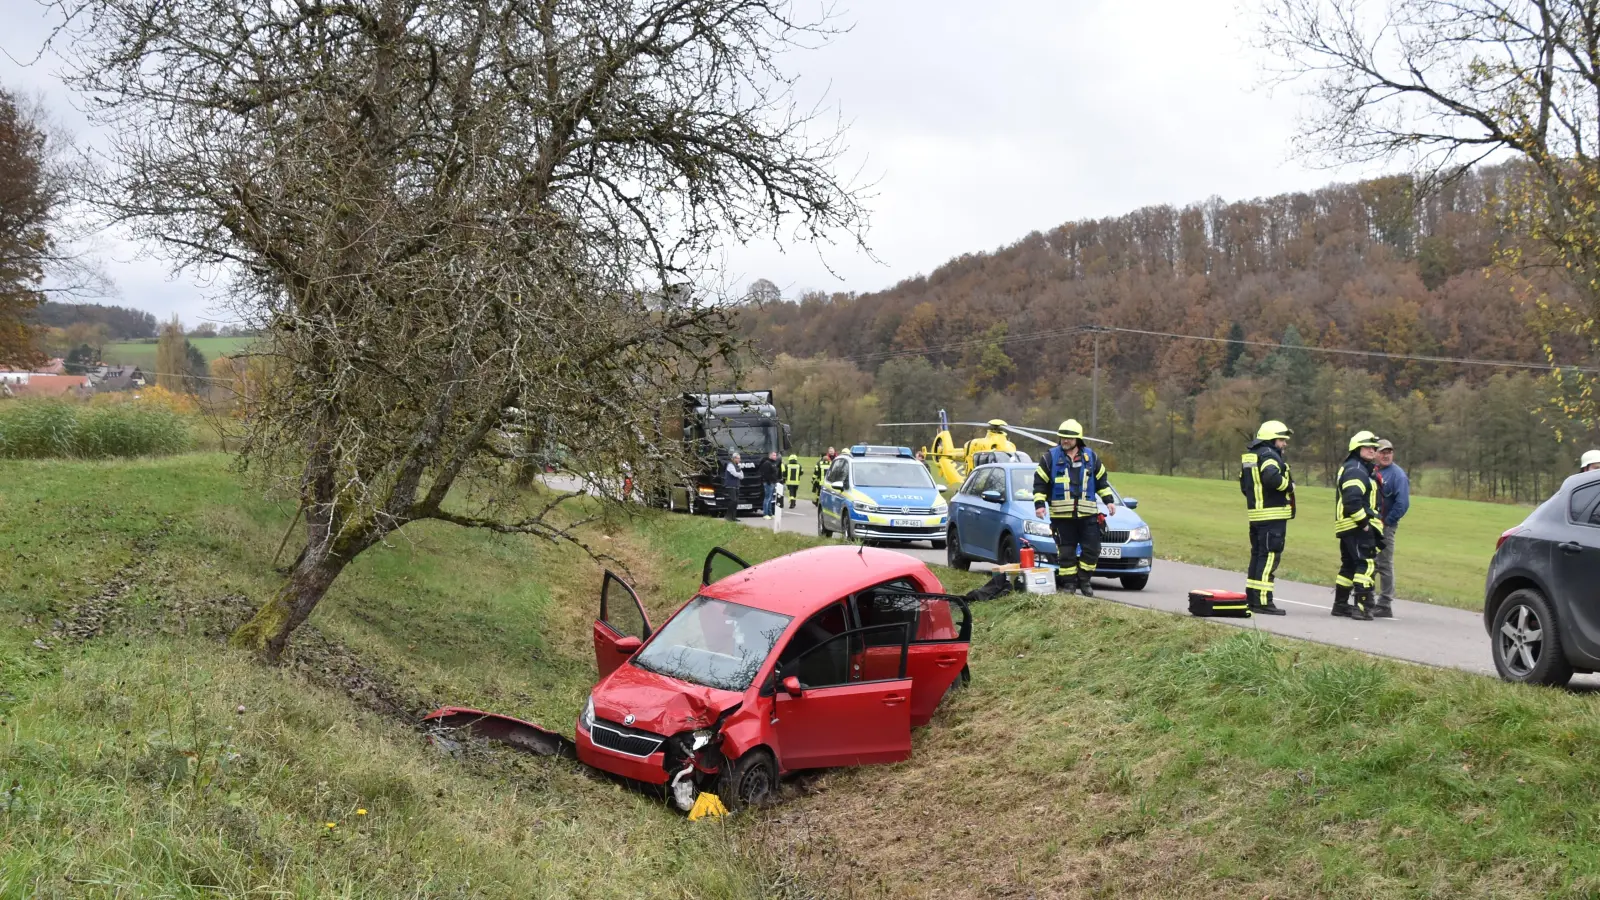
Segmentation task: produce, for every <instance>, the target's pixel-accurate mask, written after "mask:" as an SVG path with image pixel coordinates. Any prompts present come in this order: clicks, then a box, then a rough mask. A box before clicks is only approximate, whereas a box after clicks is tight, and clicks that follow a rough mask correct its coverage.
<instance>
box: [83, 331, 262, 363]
mask: <svg viewBox="0 0 1600 900" xmlns="http://www.w3.org/2000/svg"><path fill="white" fill-rule="evenodd" d="M254 340H255V338H248V337H198V338H190V339H189V343H191V344H194V346H195V349H197V350H199V351H200V352H201V353H204V354H205V356H206V359H207V360H208V361H209V360H213V359H216V358H217V357H219V356H231V355H233V354H235V353H238V352H239V351H241V350H243V349H244V348H246V347H248V346H250V343H251V342H252V341H254ZM102 356H103V357H104V358H105V361H106V362H107V363H109V364H111V365H119V366H138V367H140V368H141V369H154V368H155V365H156V342H155V341H119V342H117V343H115V344H107V345H106V349H105V352H104V353H103V354H102Z"/></svg>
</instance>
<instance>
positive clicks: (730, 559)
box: [700, 547, 750, 587]
mask: <svg viewBox="0 0 1600 900" xmlns="http://www.w3.org/2000/svg"><path fill="white" fill-rule="evenodd" d="M748 568H750V564H749V563H747V562H745V561H744V560H742V559H740V558H739V557H737V556H734V555H733V554H732V553H730V552H728V551H727V550H724V549H722V548H721V547H712V548H711V552H710V553H707V554H706V563H705V565H704V566H701V567H700V586H701V587H706V586H707V585H712V584H716V583H717V582H719V581H721V580H722V579H724V578H727V577H728V576H729V575H732V574H733V573H735V572H738V571H740V570H741V569H748Z"/></svg>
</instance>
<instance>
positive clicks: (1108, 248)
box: [741, 167, 1596, 499]
mask: <svg viewBox="0 0 1600 900" xmlns="http://www.w3.org/2000/svg"><path fill="white" fill-rule="evenodd" d="M1512 174H1513V173H1512V172H1510V171H1509V170H1508V169H1507V168H1505V167H1499V168H1486V169H1482V170H1479V171H1475V172H1472V173H1469V174H1467V175H1466V176H1464V177H1463V178H1462V179H1460V180H1459V181H1458V182H1456V183H1454V184H1452V185H1449V186H1447V187H1446V188H1445V189H1444V190H1441V191H1439V192H1437V193H1434V194H1430V195H1427V196H1424V197H1420V198H1419V197H1418V196H1417V195H1416V192H1415V191H1414V188H1413V184H1412V182H1411V180H1410V179H1409V178H1407V177H1391V178H1383V179H1378V180H1373V181H1367V182H1361V183H1358V184H1347V185H1334V186H1330V187H1327V188H1324V189H1322V190H1319V191H1316V192H1313V193H1308V194H1285V195H1280V196H1276V197H1270V198H1266V199H1258V200H1249V201H1240V202H1226V201H1223V200H1220V199H1212V200H1209V201H1207V202H1204V203H1198V204H1193V205H1190V206H1186V207H1183V208H1181V209H1179V208H1174V207H1171V206H1157V207H1149V208H1145V209H1141V210H1138V211H1136V212H1132V213H1129V214H1127V215H1124V216H1120V217H1116V218H1108V219H1100V220H1094V221H1081V222H1069V223H1067V224H1064V225H1061V226H1059V227H1057V228H1054V229H1051V230H1050V231H1048V232H1034V233H1032V234H1029V235H1027V236H1026V237H1024V238H1022V239H1021V240H1019V241H1017V242H1016V243H1014V244H1012V245H1009V246H1006V247H1002V248H1000V249H998V250H996V251H993V252H988V253H972V254H966V255H963V256H960V257H958V258H956V259H953V260H951V261H950V262H948V263H946V264H945V265H943V266H941V267H939V268H938V269H936V270H935V271H934V272H932V273H930V274H928V275H926V276H918V277H915V278H911V279H907V280H905V281H903V282H901V283H900V284H898V285H896V286H895V287H893V288H891V289H889V290H886V291H882V292H878V293H873V294H866V295H855V294H834V295H832V296H825V295H821V294H808V295H806V296H804V297H802V298H800V299H799V301H798V302H777V303H763V304H751V305H750V306H748V307H747V308H746V309H745V310H744V312H743V315H742V318H741V322H742V326H743V328H744V329H745V330H746V333H747V335H748V336H749V337H751V338H752V339H753V340H754V342H755V344H756V345H757V346H758V347H759V348H760V349H761V350H763V351H764V352H766V353H768V354H771V355H773V356H774V357H778V354H783V356H782V357H778V358H777V361H776V363H775V370H774V371H773V372H772V373H770V374H769V375H768V376H767V377H768V378H769V379H770V380H771V381H772V382H773V386H774V387H776V388H778V389H779V390H780V391H781V392H782V393H781V394H780V399H783V400H785V401H786V403H787V405H788V406H789V407H790V409H789V413H790V416H791V418H793V419H794V421H795V425H796V428H795V431H796V436H797V438H799V439H800V442H801V443H802V445H803V446H804V448H805V449H808V450H815V449H816V448H817V447H818V446H825V445H826V444H829V443H839V442H844V441H850V440H860V439H863V438H865V437H868V436H870V435H871V434H873V433H875V434H877V436H878V437H879V438H884V437H889V435H887V434H885V433H884V432H882V431H881V430H879V431H874V430H873V429H872V428H871V426H872V424H873V423H875V422H877V421H889V420H904V419H907V418H915V419H925V418H928V417H930V416H932V415H934V414H935V413H936V411H937V410H938V409H939V408H940V407H944V408H947V409H949V410H950V411H951V412H952V413H953V414H956V415H959V416H962V417H972V416H982V417H985V418H987V417H989V416H992V415H1001V416H1005V417H1007V418H1010V419H1023V420H1028V421H1029V422H1031V423H1032V424H1038V425H1048V426H1053V425H1054V423H1056V422H1057V421H1059V420H1060V419H1061V418H1064V417H1065V416H1068V415H1072V416H1076V417H1078V418H1080V419H1083V420H1084V422H1085V424H1086V425H1087V424H1088V422H1089V420H1090V419H1091V413H1090V410H1089V405H1090V395H1091V388H1090V384H1089V379H1088V376H1089V374H1090V372H1091V370H1092V366H1093V356H1094V344H1095V339H1094V336H1092V335H1087V334H1070V335H1069V334H1064V332H1065V330H1067V329H1072V328H1075V327H1078V326H1087V325H1096V326H1108V327H1113V328H1124V329H1136V330H1142V331H1159V332H1167V333H1173V334H1181V335H1192V336H1200V337H1207V338H1212V339H1215V342H1204V341H1197V340H1180V339H1173V338H1169V337H1156V336H1147V335H1129V334H1125V333H1112V334H1103V335H1101V336H1100V337H1099V343H1100V361H1101V366H1102V370H1101V371H1102V380H1101V389H1100V410H1099V416H1098V419H1099V430H1100V432H1101V433H1102V434H1103V435H1104V436H1105V437H1107V438H1110V439H1112V440H1115V441H1117V446H1116V449H1115V451H1114V455H1115V456H1116V457H1117V458H1118V463H1119V464H1120V465H1121V466H1123V467H1124V468H1131V469H1142V470H1146V471H1168V472H1176V471H1186V472H1195V473H1207V472H1209V473H1211V474H1218V475H1226V474H1228V473H1230V472H1231V471H1232V470H1233V467H1235V466H1237V459H1238V453H1239V451H1240V447H1241V445H1242V444H1243V440H1244V436H1245V434H1246V433H1247V432H1250V431H1253V429H1254V427H1255V424H1256V423H1258V422H1259V421H1260V420H1261V419H1262V418H1263V417H1267V416H1272V417H1281V418H1283V419H1284V420H1286V421H1288V422H1289V423H1290V424H1291V425H1292V426H1293V427H1294V428H1295V429H1296V433H1297V438H1298V440H1297V441H1296V447H1295V454H1296V457H1297V458H1298V459H1299V460H1300V461H1301V462H1302V466H1303V467H1304V466H1305V464H1307V463H1310V464H1312V467H1313V468H1316V469H1321V470H1323V471H1324V472H1326V471H1329V470H1331V468H1332V467H1333V466H1334V465H1336V464H1337V462H1338V460H1339V459H1342V457H1343V456H1344V442H1345V441H1346V440H1347V439H1348V435H1349V433H1350V432H1352V431H1353V430H1355V429H1357V428H1361V427H1370V428H1373V429H1374V430H1376V431H1378V432H1379V433H1380V434H1383V435H1385V436H1392V437H1393V438H1394V439H1395V440H1396V443H1397V444H1400V445H1401V447H1402V448H1403V449H1402V452H1401V457H1402V459H1404V460H1405V461H1406V462H1407V463H1409V464H1410V465H1411V467H1412V468H1418V467H1419V464H1421V463H1428V464H1430V465H1432V466H1434V467H1438V468H1443V469H1446V470H1448V471H1447V473H1443V474H1442V475H1441V477H1436V478H1434V479H1433V482H1434V483H1432V484H1427V485H1426V488H1425V489H1430V490H1432V491H1433V492H1437V493H1452V492H1453V493H1459V494H1470V495H1474V496H1491V497H1513V498H1519V499H1534V498H1539V497H1542V496H1543V494H1545V493H1548V491H1549V490H1550V488H1551V486H1552V483H1558V481H1553V480H1554V479H1558V478H1561V477H1565V475H1567V474H1570V472H1571V471H1572V470H1573V464H1574V462H1575V459H1576V456H1577V453H1578V450H1579V448H1580V447H1582V446H1585V445H1587V443H1588V442H1589V441H1591V440H1593V439H1594V438H1595V437H1596V436H1595V435H1577V434H1572V433H1571V429H1570V428H1563V427H1561V426H1565V425H1567V424H1568V423H1564V422H1559V421H1549V420H1547V417H1546V415H1545V414H1544V413H1542V412H1541V409H1542V407H1543V405H1544V400H1545V398H1546V396H1547V395H1548V394H1549V390H1548V388H1547V386H1545V385H1543V384H1542V383H1540V381H1539V376H1538V373H1537V372H1535V373H1532V374H1529V373H1528V372H1526V371H1518V370H1516V369H1512V368H1505V367H1491V366H1476V365H1463V364H1460V363H1437V362H1421V361H1415V360H1396V359H1382V358H1370V357H1363V356H1350V355H1333V354H1324V353H1319V352H1314V351H1312V350H1309V349H1308V350H1299V349H1293V348H1294V347H1295V346H1297V345H1301V344H1303V345H1305V346H1306V347H1308V348H1337V349H1352V350H1367V351H1381V352H1385V353H1391V354H1400V355H1407V356H1433V357H1451V358H1470V359H1482V360H1502V361H1513V362H1527V363H1535V364H1542V363H1544V362H1545V358H1544V353H1543V351H1542V349H1541V342H1540V339H1539V337H1538V331H1537V330H1536V329H1535V328H1534V327H1533V326H1532V324H1531V322H1530V315H1531V314H1532V313H1533V311H1534V309H1535V301H1536V299H1537V298H1538V297H1539V296H1541V295H1545V296H1548V297H1549V298H1550V299H1552V300H1553V301H1555V302H1562V301H1564V300H1565V299H1566V293H1565V288H1564V286H1563V284H1562V283H1561V282H1560V280H1559V279H1558V278H1554V277H1543V276H1540V275H1538V274H1527V273H1524V274H1522V275H1511V274H1508V273H1507V272H1506V271H1504V269H1503V267H1499V266H1496V265H1495V254H1496V252H1497V248H1498V247H1501V246H1504V245H1505V244H1506V243H1507V241H1508V240H1509V239H1508V238H1507V236H1505V235H1503V234H1502V233H1500V231H1499V230H1498V229H1497V228H1496V226H1495V224H1494V217H1493V216H1492V215H1490V213H1491V212H1492V211H1493V210H1495V209H1496V207H1497V204H1500V203H1502V202H1503V200H1502V198H1503V197H1504V196H1505V195H1506V193H1507V192H1506V191H1505V186H1506V180H1507V178H1508V177H1510V176H1511V175H1512ZM1230 342H1231V343H1230ZM1249 342H1261V343H1266V344H1279V343H1281V344H1288V345H1291V347H1290V348H1288V349H1285V348H1274V347H1257V346H1251V344H1250V343H1249ZM1556 349H1557V353H1558V358H1560V359H1562V361H1563V362H1565V363H1569V364H1586V363H1592V362H1593V360H1581V359H1575V358H1572V356H1571V355H1570V354H1572V353H1575V352H1576V351H1574V350H1573V349H1572V348H1568V347H1559V346H1558V347H1557V348H1556ZM1561 354H1569V355H1568V356H1565V357H1563V356H1561ZM823 357H826V358H827V359H828V360H829V361H828V362H822V361H821V358H823ZM894 437H895V438H896V439H898V440H906V441H914V440H921V441H924V442H925V441H926V439H927V435H926V434H923V433H909V434H899V435H894ZM959 437H961V435H958V438H959Z"/></svg>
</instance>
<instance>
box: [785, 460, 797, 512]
mask: <svg viewBox="0 0 1600 900" xmlns="http://www.w3.org/2000/svg"><path fill="white" fill-rule="evenodd" d="M783 492H784V493H785V494H786V495H788V499H789V508H790V509H794V501H795V500H797V499H799V497H800V457H799V456H798V455H796V454H794V453H791V454H789V458H788V459H786V460H784V461H783Z"/></svg>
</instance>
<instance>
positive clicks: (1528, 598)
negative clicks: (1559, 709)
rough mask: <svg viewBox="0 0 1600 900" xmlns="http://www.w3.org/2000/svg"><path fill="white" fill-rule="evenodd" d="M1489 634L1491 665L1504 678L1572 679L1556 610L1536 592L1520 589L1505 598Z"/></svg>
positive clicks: (1557, 681)
mask: <svg viewBox="0 0 1600 900" xmlns="http://www.w3.org/2000/svg"><path fill="white" fill-rule="evenodd" d="M1491 634H1492V635H1493V637H1494V667H1495V669H1496V670H1498V671H1499V673H1500V677H1501V678H1503V679H1505V680H1506V681H1515V682H1520V683H1522V684H1545V685H1552V686H1558V685H1563V684H1566V683H1567V682H1568V681H1570V680H1571V679H1572V664H1571V663H1569V662H1567V655H1566V652H1565V651H1564V650H1563V649H1562V647H1561V631H1560V625H1559V624H1558V623H1557V622H1556V615H1555V610H1554V608H1552V607H1551V606H1550V601H1549V600H1546V599H1545V596H1544V595H1543V594H1541V593H1539V592H1538V591H1536V590H1533V589H1532V588H1523V589H1522V590H1519V591H1515V592H1513V593H1512V594H1511V596H1509V597H1507V598H1506V600H1505V602H1504V603H1502V604H1500V610H1499V611H1498V612H1496V613H1495V616H1494V628H1493V629H1492V630H1491Z"/></svg>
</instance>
